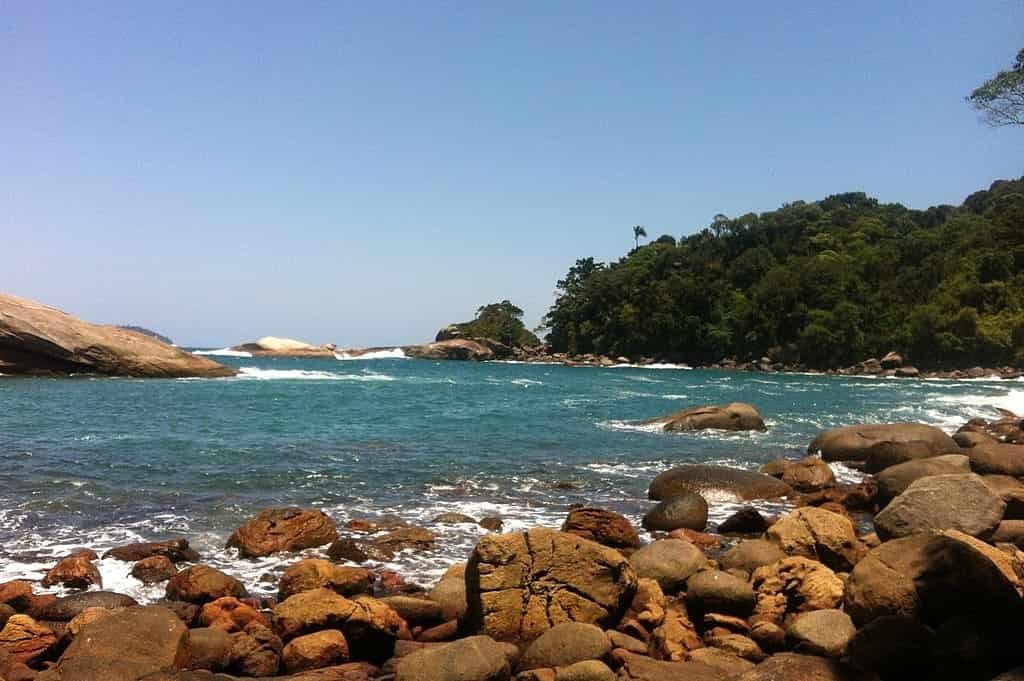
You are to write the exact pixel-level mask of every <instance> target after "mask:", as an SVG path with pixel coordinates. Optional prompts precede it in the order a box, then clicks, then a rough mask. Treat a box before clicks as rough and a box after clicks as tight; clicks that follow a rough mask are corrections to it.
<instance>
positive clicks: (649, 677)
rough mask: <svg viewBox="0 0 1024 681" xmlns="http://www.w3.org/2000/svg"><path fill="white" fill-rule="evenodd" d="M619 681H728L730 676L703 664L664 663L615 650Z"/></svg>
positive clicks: (718, 668) (693, 662)
mask: <svg viewBox="0 0 1024 681" xmlns="http://www.w3.org/2000/svg"><path fill="white" fill-rule="evenodd" d="M614 657H615V660H616V661H617V662H618V663H619V665H620V668H619V677H618V678H619V681H730V680H731V679H732V674H730V673H729V672H727V671H725V670H723V669H721V668H720V667H716V666H712V665H710V664H706V663H704V662H695V661H688V662H665V661H662V660H652V659H651V658H649V657H647V656H646V655H636V654H634V653H630V652H627V651H625V650H616V651H615V654H614Z"/></svg>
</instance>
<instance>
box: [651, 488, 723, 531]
mask: <svg viewBox="0 0 1024 681" xmlns="http://www.w3.org/2000/svg"><path fill="white" fill-rule="evenodd" d="M707 524H708V502H706V501H705V500H704V497H702V496H701V495H699V494H697V493H696V492H686V493H684V494H681V495H679V496H676V497H672V498H670V499H666V500H665V501H662V502H661V503H659V504H658V505H657V506H655V507H654V508H652V509H651V510H650V511H648V512H647V514H646V515H644V519H643V526H644V529H646V530H661V531H663V532H671V531H672V530H678V529H680V528H685V529H688V530H697V531H698V532H701V531H703V530H704V528H705V527H707Z"/></svg>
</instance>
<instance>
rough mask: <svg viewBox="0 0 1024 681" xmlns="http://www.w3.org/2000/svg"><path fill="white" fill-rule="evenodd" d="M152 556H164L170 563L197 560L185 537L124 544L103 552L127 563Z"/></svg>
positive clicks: (106, 556) (107, 556)
mask: <svg viewBox="0 0 1024 681" xmlns="http://www.w3.org/2000/svg"><path fill="white" fill-rule="evenodd" d="M154 556H165V557H166V558H168V559H170V561H171V562H172V563H195V562H197V561H198V560H199V554H198V553H197V552H196V551H195V550H193V549H192V548H191V547H190V546H189V544H188V540H187V539H168V540H166V541H156V542H141V543H138V544H125V545H124V546H116V547H114V548H112V549H110V550H109V551H107V552H106V553H104V554H103V557H104V558H117V559H118V560H123V561H127V562H129V563H137V562H138V561H140V560H144V559H146V558H152V557H154Z"/></svg>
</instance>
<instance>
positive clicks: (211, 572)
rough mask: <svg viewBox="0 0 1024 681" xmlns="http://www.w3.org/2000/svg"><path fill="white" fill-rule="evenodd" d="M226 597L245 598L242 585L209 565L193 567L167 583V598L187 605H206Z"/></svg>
mask: <svg viewBox="0 0 1024 681" xmlns="http://www.w3.org/2000/svg"><path fill="white" fill-rule="evenodd" d="M224 596H234V597H235V598H245V596H246V591H245V587H244V586H242V583H241V582H240V581H238V580H237V579H235V578H234V577H232V576H231V575H227V574H225V573H223V572H221V571H220V570H217V569H215V568H212V567H209V566H208V565H193V566H192V567H189V568H185V569H184V570H182V571H181V572H179V573H178V574H176V575H174V576H173V577H171V579H170V581H168V582H167V598H168V600H172V601H185V602H187V603H199V604H202V603H206V602H209V601H215V600H217V599H218V598H222V597H224Z"/></svg>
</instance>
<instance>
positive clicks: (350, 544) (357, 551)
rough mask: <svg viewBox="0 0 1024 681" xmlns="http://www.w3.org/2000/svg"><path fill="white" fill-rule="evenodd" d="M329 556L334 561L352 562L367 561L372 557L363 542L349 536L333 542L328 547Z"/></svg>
mask: <svg viewBox="0 0 1024 681" xmlns="http://www.w3.org/2000/svg"><path fill="white" fill-rule="evenodd" d="M327 557H328V558H330V559H331V560H333V561H338V562H340V561H347V562H350V563H365V562H366V561H367V560H369V559H370V556H369V554H368V553H367V552H366V550H365V547H364V545H362V543H361V542H357V541H355V540H353V539H349V538H347V537H342V538H341V539H338V540H337V541H334V542H331V545H330V546H328V547H327Z"/></svg>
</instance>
